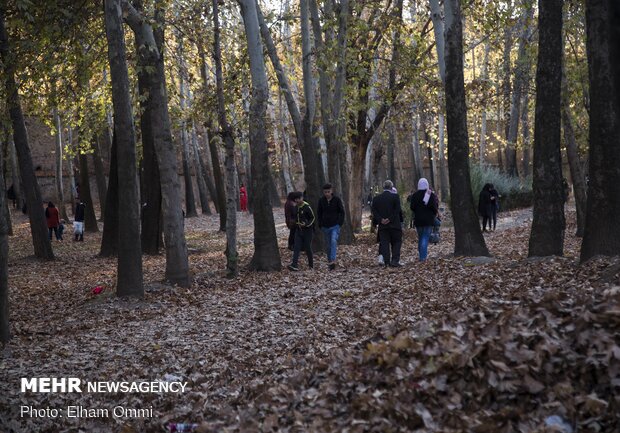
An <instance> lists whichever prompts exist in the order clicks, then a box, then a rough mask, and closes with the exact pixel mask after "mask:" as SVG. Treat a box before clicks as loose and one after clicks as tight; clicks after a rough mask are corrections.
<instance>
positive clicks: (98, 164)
mask: <svg viewBox="0 0 620 433" xmlns="http://www.w3.org/2000/svg"><path fill="white" fill-rule="evenodd" d="M107 134H108V130H107V128H106V129H105V130H104V131H102V133H100V134H99V136H98V137H97V139H95V140H93V141H92V145H93V155H92V156H93V166H94V168H95V182H97V196H98V197H99V207H100V212H101V217H100V218H101V219H103V215H104V213H105V196H106V193H107V187H106V185H107V183H106V179H105V169H104V168H103V159H102V154H103V152H102V151H101V140H102V139H105V138H104V136H105V135H107Z"/></svg>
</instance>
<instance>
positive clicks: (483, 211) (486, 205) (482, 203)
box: [478, 183, 494, 232]
mask: <svg viewBox="0 0 620 433" xmlns="http://www.w3.org/2000/svg"><path fill="white" fill-rule="evenodd" d="M490 191H491V184H490V183H485V184H484V186H483V187H482V191H480V196H479V197H478V213H479V214H480V216H481V217H482V232H487V231H491V208H492V207H493V206H494V204H493V203H492V201H491V192H490ZM487 223H488V224H489V230H487Z"/></svg>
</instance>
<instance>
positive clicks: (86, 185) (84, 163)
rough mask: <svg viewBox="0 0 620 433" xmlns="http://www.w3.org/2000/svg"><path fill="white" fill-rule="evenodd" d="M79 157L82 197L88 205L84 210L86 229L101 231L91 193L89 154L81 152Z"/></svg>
mask: <svg viewBox="0 0 620 433" xmlns="http://www.w3.org/2000/svg"><path fill="white" fill-rule="evenodd" d="M78 159H79V161H80V199H81V200H82V201H83V202H84V204H85V205H86V209H85V212H84V230H85V231H87V232H89V233H97V232H98V231H99V227H97V216H96V215H95V207H94V205H93V198H92V195H91V193H90V175H89V173H88V155H86V154H85V153H81V152H80V153H79V155H78Z"/></svg>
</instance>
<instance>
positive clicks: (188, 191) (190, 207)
mask: <svg viewBox="0 0 620 433" xmlns="http://www.w3.org/2000/svg"><path fill="white" fill-rule="evenodd" d="M176 37H177V39H178V50H177V56H178V60H179V70H180V72H179V101H180V105H181V116H182V120H181V156H182V158H181V159H182V163H183V180H184V181H185V216H186V217H187V218H191V217H195V216H198V212H197V211H196V200H195V198H194V185H193V182H192V170H191V168H190V166H191V157H190V154H189V138H188V137H187V120H186V116H187V113H186V111H187V109H188V102H187V99H188V98H187V94H188V89H187V75H188V74H187V65H186V64H185V50H184V49H183V38H182V36H181V34H180V33H177V35H176Z"/></svg>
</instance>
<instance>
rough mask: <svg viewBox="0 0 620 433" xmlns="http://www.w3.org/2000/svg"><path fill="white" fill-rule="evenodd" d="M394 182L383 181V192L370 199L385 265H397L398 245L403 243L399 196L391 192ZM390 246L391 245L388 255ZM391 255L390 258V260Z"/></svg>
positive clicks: (398, 260) (398, 259)
mask: <svg viewBox="0 0 620 433" xmlns="http://www.w3.org/2000/svg"><path fill="white" fill-rule="evenodd" d="M393 187H394V184H393V183H392V181H390V180H386V181H385V182H384V183H383V193H381V194H379V195H378V196H376V197H375V198H374V199H373V200H372V218H373V220H374V222H376V223H377V225H378V233H379V251H380V252H381V255H382V256H383V261H384V263H385V266H388V264H389V265H390V266H393V267H399V266H401V264H400V247H401V245H402V243H403V229H402V225H401V221H400V216H401V212H402V211H401V207H400V197H399V196H398V194H393V193H392V192H391V191H392V188H393ZM390 246H391V247H392V251H391V255H390ZM390 257H391V260H390Z"/></svg>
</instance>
